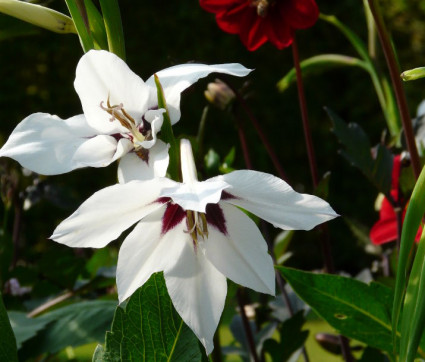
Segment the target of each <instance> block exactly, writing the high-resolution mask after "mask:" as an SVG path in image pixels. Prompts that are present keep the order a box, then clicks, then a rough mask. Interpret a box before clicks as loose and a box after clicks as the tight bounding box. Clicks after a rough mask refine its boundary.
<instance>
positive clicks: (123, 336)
mask: <svg viewBox="0 0 425 362" xmlns="http://www.w3.org/2000/svg"><path fill="white" fill-rule="evenodd" d="M98 353H99V354H100V352H99V351H98ZM97 358H98V357H97ZM205 358H206V356H205V351H204V350H203V348H202V347H201V346H200V344H199V342H198V339H197V338H196V336H195V335H194V334H193V332H192V331H191V330H190V328H189V327H188V326H186V324H184V322H183V321H182V319H181V318H180V316H179V315H178V313H177V312H176V311H175V310H174V307H173V305H172V302H171V299H170V297H169V296H168V293H167V288H166V286H165V281H164V277H163V275H162V273H156V274H154V275H152V277H151V278H150V279H149V280H148V281H147V282H146V283H145V284H144V285H143V286H142V287H141V288H139V289H138V290H137V291H136V292H135V293H134V294H133V295H132V296H131V297H130V299H129V301H128V303H127V305H126V307H125V309H123V308H121V307H118V308H117V309H116V311H115V316H114V321H113V323H112V331H111V332H108V333H107V334H106V346H105V348H104V352H103V361H106V362H109V361H182V362H186V361H200V360H203V359H205Z"/></svg>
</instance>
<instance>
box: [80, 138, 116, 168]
mask: <svg viewBox="0 0 425 362" xmlns="http://www.w3.org/2000/svg"><path fill="white" fill-rule="evenodd" d="M116 151H117V141H116V139H115V138H114V137H112V136H108V135H99V136H96V137H93V138H89V139H87V140H86V141H85V142H84V143H82V144H81V145H80V146H79V147H78V149H77V150H76V151H75V154H74V156H73V158H72V161H73V162H74V164H75V165H78V166H79V167H84V166H90V167H105V166H108V165H109V164H110V163H111V162H113V161H114V160H115V157H114V155H115V154H116ZM74 168H75V167H74Z"/></svg>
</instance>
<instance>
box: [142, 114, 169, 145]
mask: <svg viewBox="0 0 425 362" xmlns="http://www.w3.org/2000/svg"><path fill="white" fill-rule="evenodd" d="M164 112H165V109H163V108H161V109H157V110H149V111H147V112H146V113H145V119H146V121H148V122H149V123H150V124H151V134H152V139H151V140H149V141H143V142H142V143H141V146H143V148H148V149H149V148H151V147H153V145H154V144H155V143H156V141H157V137H156V134H157V133H158V132H159V131H161V127H162V123H163V122H164V117H163V116H162V114H163V113H164Z"/></svg>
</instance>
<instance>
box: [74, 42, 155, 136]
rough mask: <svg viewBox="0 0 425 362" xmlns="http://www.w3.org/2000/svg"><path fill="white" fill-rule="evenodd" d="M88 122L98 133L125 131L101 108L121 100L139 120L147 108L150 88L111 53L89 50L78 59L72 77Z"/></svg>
mask: <svg viewBox="0 0 425 362" xmlns="http://www.w3.org/2000/svg"><path fill="white" fill-rule="evenodd" d="M74 86H75V90H76V91H77V93H78V95H79V97H80V100H81V104H82V106H83V111H84V114H85V116H86V117H87V122H88V123H89V124H90V125H91V126H92V127H93V128H96V129H97V130H98V131H99V132H101V133H104V134H105V133H106V134H112V133H119V132H126V131H127V129H126V128H125V127H122V126H121V124H120V123H119V122H118V121H116V120H114V121H112V122H111V120H110V119H111V115H110V114H108V113H107V112H106V111H105V110H103V109H102V108H101V106H100V105H101V102H103V105H104V106H106V104H107V100H108V97H109V101H110V104H111V105H119V104H121V103H122V105H123V107H124V109H125V111H126V112H127V113H128V114H130V115H131V116H132V117H133V118H134V120H135V121H137V122H140V120H141V119H142V117H143V114H144V113H145V112H146V111H147V101H148V97H149V88H148V87H147V86H146V85H145V83H144V82H143V80H142V79H141V78H139V77H138V76H137V75H136V74H135V73H133V71H132V70H131V69H130V68H129V67H128V65H127V64H126V63H125V62H124V61H123V60H122V59H121V58H119V57H118V56H116V55H115V54H113V53H110V52H107V51H103V50H92V51H89V52H88V53H86V54H85V55H83V57H82V58H81V59H80V61H79V63H78V66H77V71H76V78H75V83H74Z"/></svg>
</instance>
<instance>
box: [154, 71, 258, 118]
mask: <svg viewBox="0 0 425 362" xmlns="http://www.w3.org/2000/svg"><path fill="white" fill-rule="evenodd" d="M214 72H217V73H223V74H230V75H234V76H237V77H243V76H245V75H247V74H248V73H250V72H251V69H247V68H245V67H244V66H243V65H241V64H237V63H231V64H215V65H206V64H181V65H176V66H174V67H170V68H167V69H164V70H161V71H160V72H158V73H156V75H157V76H158V78H159V81H160V83H161V85H162V88H163V89H164V95H165V100H166V102H167V106H168V111H169V113H170V119H171V124H174V123H176V122H177V121H178V120H179V119H180V94H181V93H182V92H183V91H184V90H185V89H186V88H188V87H190V86H191V85H192V84H193V83H195V82H197V81H198V80H199V79H200V78H204V77H206V76H207V75H208V74H210V73H214ZM146 84H147V85H149V86H151V87H152V91H151V100H150V103H149V104H150V105H157V104H158V101H157V97H156V86H155V80H154V76H151V77H150V78H149V79H148V80H147V81H146Z"/></svg>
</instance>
